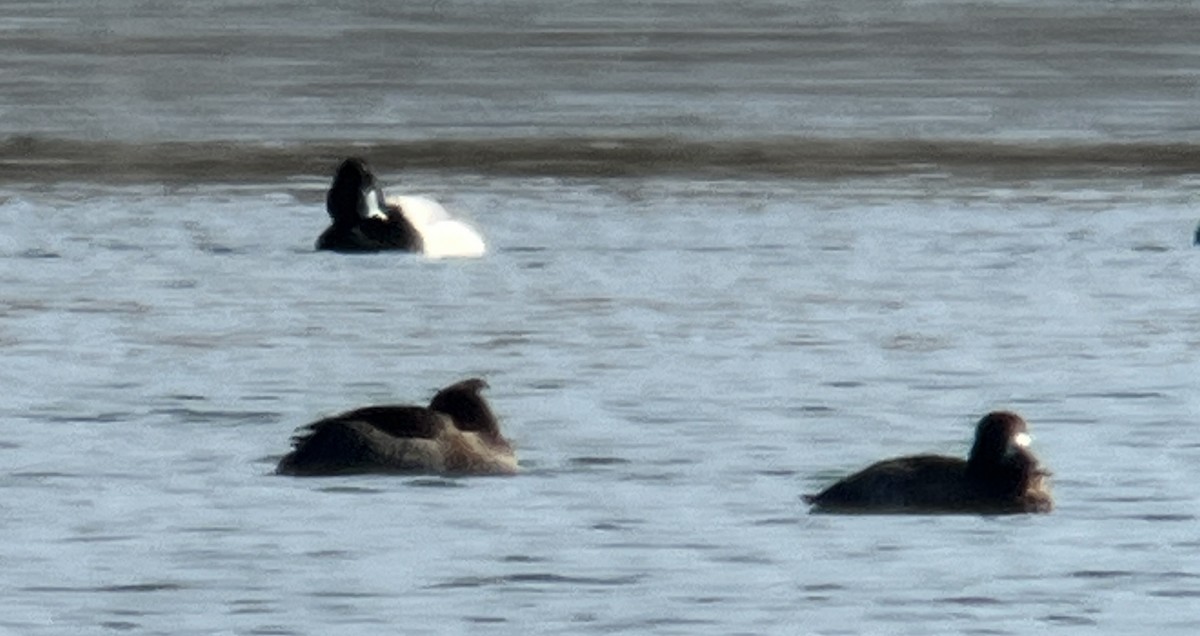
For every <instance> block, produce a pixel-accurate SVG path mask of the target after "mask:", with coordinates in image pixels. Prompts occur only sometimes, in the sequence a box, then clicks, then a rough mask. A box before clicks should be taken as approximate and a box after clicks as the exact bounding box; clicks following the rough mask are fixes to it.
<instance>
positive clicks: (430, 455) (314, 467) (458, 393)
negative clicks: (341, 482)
mask: <svg viewBox="0 0 1200 636" xmlns="http://www.w3.org/2000/svg"><path fill="white" fill-rule="evenodd" d="M487 386H488V385H487V383H486V382H484V381H483V380H481V379H479V378H470V379H467V380H463V381H461V382H456V383H454V384H452V385H450V386H448V387H446V388H444V389H442V390H440V391H438V392H437V395H434V396H433V400H432V401H430V403H429V406H428V407H424V406H410V405H388V406H367V407H363V408H359V409H355V410H353V411H347V412H345V413H342V414H340V415H334V416H332V417H326V418H323V419H320V420H317V421H316V422H313V423H312V424H308V425H307V426H304V427H301V428H300V429H298V430H297V431H296V435H295V437H293V438H292V451H291V452H290V453H288V454H287V455H285V456H284V457H283V459H281V460H280V461H279V466H278V468H277V469H276V472H277V473H279V474H281V475H297V476H316V475H343V474H352V473H432V474H439V475H510V474H514V473H516V472H517V458H516V454H515V453H514V452H513V448H512V445H511V444H510V443H509V442H508V440H506V439H505V438H504V436H503V435H501V434H500V424H499V422H498V421H497V420H496V416H495V415H494V414H493V413H492V409H491V408H490V407H489V406H488V403H487V401H485V400H484V399H483V396H482V395H480V392H481V391H482V390H483V389H485V388H487Z"/></svg>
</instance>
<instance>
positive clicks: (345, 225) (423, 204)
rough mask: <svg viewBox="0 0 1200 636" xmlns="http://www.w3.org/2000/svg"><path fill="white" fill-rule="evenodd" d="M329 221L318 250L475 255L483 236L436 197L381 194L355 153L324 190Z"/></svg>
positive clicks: (481, 249)
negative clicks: (436, 199) (447, 209)
mask: <svg viewBox="0 0 1200 636" xmlns="http://www.w3.org/2000/svg"><path fill="white" fill-rule="evenodd" d="M325 211H326V212H328V213H329V218H330V220H331V221H332V224H331V225H330V226H329V227H328V228H327V229H326V230H325V231H324V232H322V233H321V235H320V236H319V237H318V238H317V244H316V248H317V249H318V250H329V251H333V252H381V251H388V250H395V251H402V252H414V253H420V254H424V255H425V256H428V257H430V258H447V257H462V258H477V257H480V256H483V254H484V253H485V252H486V251H487V246H486V245H485V244H484V241H483V238H482V237H481V236H480V235H479V233H478V232H476V231H475V229H474V228H472V227H470V226H469V225H467V224H466V223H463V222H462V221H459V220H456V219H454V218H451V216H450V214H449V213H448V212H446V209H445V208H444V207H442V206H441V204H439V203H438V202H437V201H434V200H433V199H430V198H428V197H422V196H415V195H401V196H393V197H387V196H384V193H383V188H381V187H380V186H379V180H378V179H377V178H376V177H375V174H374V173H373V172H372V171H371V168H370V167H369V166H368V165H367V162H366V161H364V160H363V159H360V158H358V157H349V158H347V159H345V160H343V161H342V163H341V165H339V166H338V169H337V172H336V173H335V174H334V176H333V183H332V185H330V187H329V192H328V193H327V194H326V195H325Z"/></svg>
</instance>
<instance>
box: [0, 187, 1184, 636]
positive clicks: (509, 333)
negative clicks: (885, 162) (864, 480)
mask: <svg viewBox="0 0 1200 636" xmlns="http://www.w3.org/2000/svg"><path fill="white" fill-rule="evenodd" d="M413 180H414V181H418V182H423V183H424V184H425V185H427V186H428V188H427V191H429V192H432V193H434V194H436V195H438V196H439V198H441V199H442V200H443V201H444V202H445V203H447V205H449V206H450V207H451V208H453V209H456V210H458V211H459V213H460V214H463V215H465V216H468V217H469V218H471V219H472V220H473V221H474V222H475V223H476V224H477V225H479V226H480V227H482V228H485V234H486V236H487V238H488V239H489V241H490V245H491V250H492V251H491V253H490V254H489V255H488V256H487V257H486V258H484V259H481V260H478V261H458V262H431V261H425V260H422V259H420V258H413V257H403V256H400V257H398V256H396V255H381V256H362V257H346V256H340V255H331V254H323V253H315V252H313V251H312V250H311V242H312V240H313V239H314V237H315V236H316V234H317V233H318V232H319V231H320V230H321V229H322V225H323V219H322V218H321V217H322V214H321V210H320V207H319V203H317V202H316V199H319V197H320V193H321V188H323V187H324V183H322V182H316V181H314V182H313V183H311V184H303V185H301V186H296V187H292V188H289V189H286V190H277V189H274V188H271V187H265V186H264V187H238V188H222V187H218V186H205V187H203V188H199V189H197V190H194V191H189V190H187V189H182V190H179V191H166V190H163V189H161V188H154V187H145V186H139V187H120V188H113V187H105V186H92V185H78V186H70V185H60V186H56V187H49V188H46V189H44V190H42V191H38V192H27V193H24V194H13V193H9V194H8V195H7V196H6V198H5V199H4V203H3V204H2V205H0V215H2V220H3V223H4V225H5V227H7V228H9V232H8V233H7V234H6V235H5V237H4V240H3V243H2V244H0V258H2V260H3V261H4V263H5V265H4V268H3V274H0V278H2V279H3V289H4V292H3V297H2V298H3V300H2V303H3V304H2V305H0V317H2V322H0V343H2V346H3V350H4V357H5V361H6V364H5V368H4V370H3V371H2V372H0V373H2V375H0V377H2V378H3V380H2V381H3V385H4V386H5V389H6V391H5V393H6V397H5V399H4V401H3V406H2V411H0V412H2V416H3V419H4V421H5V422H7V425H6V426H5V427H4V432H3V434H2V436H0V457H2V458H3V459H2V460H0V461H2V463H3V466H4V469H3V475H2V476H0V488H3V490H4V493H5V497H4V502H3V504H0V505H2V507H3V510H4V515H3V522H2V524H3V528H4V532H5V536H6V539H7V540H6V541H5V545H4V547H3V548H2V549H0V563H2V564H3V566H4V567H3V572H4V574H3V575H2V576H0V587H2V588H3V590H4V597H5V599H6V600H5V607H6V610H5V612H4V615H3V618H0V625H3V626H6V627H8V628H9V629H10V630H12V632H13V633H21V634H56V633H62V631H63V630H64V629H68V630H70V631H75V632H83V633H102V632H108V631H133V632H136V633H170V634H184V633H196V634H200V633H213V632H229V633H247V634H250V633H257V634H304V633H318V632H319V633H346V634H351V633H363V632H372V631H384V630H386V631H395V630H399V631H403V632H405V633H445V632H458V631H467V630H474V629H483V628H492V629H496V630H500V631H504V632H528V631H554V632H559V631H579V632H597V633H620V632H637V633H647V632H649V633H714V634H715V633H733V632H737V633H762V632H775V633H779V632H796V631H801V632H812V633H844V632H882V631H886V632H911V633H926V632H928V631H930V630H933V631H980V630H992V631H994V632H996V633H1027V632H1028V631H1030V630H1031V629H1040V628H1046V627H1086V628H1089V629H1090V628H1097V627H1099V628H1102V629H1104V631H1133V630H1141V629H1146V628H1154V629H1156V630H1159V631H1164V632H1168V633H1181V634H1182V633H1191V632H1192V631H1194V630H1195V629H1196V627H1197V624H1196V620H1195V617H1194V615H1193V614H1194V613H1192V612H1190V609H1191V608H1193V607H1194V605H1195V599H1196V597H1197V595H1200V559H1197V557H1196V556H1195V554H1196V548H1197V547H1198V546H1200V534H1198V533H1197V530H1196V528H1197V523H1196V521H1197V517H1196V515H1197V513H1198V511H1197V496H1196V493H1195V489H1194V488H1192V487H1191V484H1192V483H1194V481H1195V478H1196V476H1197V470H1196V466H1197V458H1198V455H1197V453H1200V435H1198V434H1197V433H1196V430H1195V426H1194V424H1195V421H1196V415H1197V413H1198V412H1200V402H1198V400H1197V397H1196V393H1195V391H1194V383H1195V377H1196V373H1195V372H1196V363H1195V359H1196V356H1197V352H1198V350H1200V339H1198V337H1197V335H1196V334H1197V333H1200V310H1198V309H1197V306H1196V304H1195V302H1194V300H1195V298H1196V296H1197V292H1198V291H1200V290H1198V289H1197V286H1198V285H1200V283H1198V282H1197V281H1200V271H1198V269H1200V265H1198V264H1197V260H1196V258H1195V256H1196V254H1195V251H1194V249H1193V248H1191V247H1190V246H1189V245H1188V244H1187V241H1186V238H1187V237H1186V234H1187V231H1188V230H1189V229H1190V225H1188V224H1186V223H1185V222H1184V221H1181V219H1185V218H1186V217H1187V215H1188V212H1189V210H1190V207H1189V206H1190V201H1189V196H1188V194H1187V192H1188V191H1189V190H1190V188H1191V186H1192V184H1190V183H1186V182H1179V181H1175V182H1169V183H1168V182H1162V183H1158V184H1156V185H1154V186H1153V187H1149V186H1147V187H1139V186H1137V185H1136V184H1132V183H1114V184H1110V185H1107V186H1100V185H1097V184H1095V183H1090V182H1043V183H1028V184H1025V185H1024V186H1023V187H1021V188H1019V189H1016V188H1013V189H1005V188H1002V187H998V186H996V185H995V184H992V185H990V186H989V185H987V184H983V183H980V184H974V185H972V184H959V185H956V186H954V187H953V188H949V189H947V190H946V191H944V192H941V193H939V192H937V191H933V192H931V191H930V189H929V184H925V185H922V184H916V183H913V182H912V181H911V180H897V181H896V182H894V183H890V184H889V183H884V182H879V181H867V180H863V181H836V182H827V183H815V182H814V183H804V184H796V183H792V182H763V181H758V182H744V181H726V182H708V183H702V184H697V183H696V182H694V181H690V180H669V179H649V180H630V179H623V180H621V179H611V180H591V181H589V180H542V179H481V178H472V177H457V178H449V179H441V178H438V177H436V176H434V175H416V176H414V177H413ZM468 374H482V375H485V376H486V377H488V378H489V380H490V381H491V384H492V387H493V388H492V390H491V392H490V394H491V396H492V399H493V402H494V405H495V408H496V410H497V411H498V413H500V415H501V417H502V418H503V420H504V425H505V428H506V430H507V431H508V433H509V435H510V436H511V437H512V439H514V441H515V442H516V443H517V444H518V446H519V449H520V456H521V458H522V462H523V464H524V465H525V467H526V469H527V473H526V474H525V475H522V476H519V477H516V478H510V479H504V478H483V479H431V478H395V477H347V478H332V479H292V478H283V477H276V476H273V475H271V474H270V472H271V469H272V467H273V462H274V461H275V460H276V458H277V457H278V456H279V455H280V454H281V453H282V452H284V450H285V449H286V447H287V439H288V436H289V434H290V432H291V430H292V429H293V428H294V427H296V426H298V425H300V424H303V423H305V422H306V421H309V420H310V419H312V418H314V417H316V416H318V415H321V414H327V413H332V412H335V411H338V410H341V409H345V408H348V407H351V406H355V405H359V404H363V403H367V402H372V401H383V400H387V401H396V400H402V401H423V400H424V399H427V398H428V397H429V396H430V395H431V393H432V392H433V391H434V390H435V389H436V388H437V387H439V386H441V385H443V384H446V383H448V382H450V381H452V380H455V379H457V378H459V377H462V376H465V375H468ZM997 407H1009V408H1015V409H1017V410H1019V411H1020V412H1022V413H1023V414H1025V415H1026V416H1027V418H1028V419H1029V420H1030V421H1031V423H1032V426H1033V427H1034V428H1033V432H1034V435H1035V439H1036V442H1035V444H1036V448H1037V450H1038V452H1039V453H1040V454H1041V455H1042V457H1043V459H1044V460H1045V461H1046V462H1047V464H1048V465H1049V466H1050V467H1051V468H1052V469H1053V470H1054V471H1055V485H1056V494H1057V497H1058V501H1059V508H1058V510H1056V511H1055V512H1054V513H1053V514H1052V515H1049V516H1036V517H1017V518H975V517H965V518H946V517H932V518H853V517H849V518H847V517H829V516H823V517H810V516H808V515H807V513H806V511H805V509H804V507H803V506H802V505H801V503H800V502H799V500H798V495H799V494H800V493H802V492H810V491H813V490H815V489H817V488H819V487H820V486H821V485H823V484H825V483H827V482H828V481H829V480H830V479H833V478H834V477H835V476H836V475H838V474H841V473H844V472H846V471H849V470H852V469H855V468H857V467H860V466H861V465H863V464H865V463H866V462H869V461H871V460H873V459H877V458H879V457H882V456H885V455H888V454H894V453H900V452H917V451H937V452H946V453H955V454H958V453H963V452H965V450H966V448H967V445H968V443H969V439H968V437H969V435H970V430H971V425H972V423H973V421H974V419H975V418H976V417H977V416H978V415H979V414H981V413H982V412H984V411H986V410H988V409H991V408H997Z"/></svg>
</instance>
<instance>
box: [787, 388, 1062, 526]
mask: <svg viewBox="0 0 1200 636" xmlns="http://www.w3.org/2000/svg"><path fill="white" fill-rule="evenodd" d="M1031 442H1032V438H1031V437H1030V435H1029V427H1028V424H1027V423H1026V422H1025V420H1024V419H1023V418H1022V417H1021V416H1020V415H1018V414H1016V413H1014V412H1012V411H992V412H991V413H988V414H987V415H984V416H983V417H982V418H981V419H980V420H979V422H978V423H977V424H976V426H975V442H974V444H973V445H972V447H971V452H970V454H969V455H968V456H967V459H965V460H963V459H960V458H957V457H945V456H941V455H910V456H906V457H897V458H893V459H886V460H883V461H879V462H876V463H874V464H871V465H870V466H868V467H866V468H864V469H862V470H860V471H858V472H856V473H854V474H852V475H850V476H848V477H846V478H844V479H842V480H840V481H838V482H836V483H834V484H833V485H831V486H829V487H828V488H826V489H824V490H822V491H821V492H819V493H817V494H813V495H804V497H803V498H804V501H805V502H806V503H808V504H810V505H811V506H812V508H811V510H812V511H813V512H821V513H884V514H905V513H908V514H939V513H942V514H945V513H950V514H953V513H959V514H1018V513H1045V512H1050V511H1051V510H1052V509H1053V508H1054V500H1053V497H1052V496H1051V494H1050V489H1049V485H1048V480H1047V478H1048V477H1049V476H1050V473H1049V471H1046V470H1045V469H1043V468H1042V467H1041V466H1040V464H1039V463H1038V460H1037V458H1036V457H1035V456H1034V455H1033V453H1032V452H1031V451H1030V450H1029V445H1030V443H1031Z"/></svg>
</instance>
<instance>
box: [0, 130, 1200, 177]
mask: <svg viewBox="0 0 1200 636" xmlns="http://www.w3.org/2000/svg"><path fill="white" fill-rule="evenodd" d="M351 155H354V156H360V157H363V158H365V159H367V160H368V161H369V162H370V163H371V164H372V165H373V166H374V167H375V169H376V171H377V172H379V173H380V174H382V175H387V174H394V173H399V172H402V171H404V170H432V171H442V172H448V173H466V174H496V175H513V176H547V177H626V176H664V175H678V176H697V177H708V178H795V179H806V178H809V179H824V178H837V177H843V176H868V175H905V174H920V173H948V174H971V175H977V176H984V177H994V178H1000V179H1009V178H1012V179H1028V178H1038V177H1099V176H1113V175H1129V174H1138V175H1178V174H1188V173H1196V172H1200V144H1191V143H1161V142H1098V143H1087V142H1052V141H1035V142H999V141H974V140H928V141H925V140H907V139H893V140H873V139H813V138H795V137H788V138H771V139H764V140H753V139H742V140H728V141H695V140H681V139H672V138H665V137H658V138H656V137H631V138H523V139H515V138H509V139H482V138H481V139H448V140H419V141H388V142H381V143H373V144H363V143H356V142H334V141H319V142H303V143H294V144H264V143H260V142H236V141H234V142H222V141H203V142H153V143H132V142H124V141H120V142H109V141H78V140H69V139H54V138H42V137H13V138H9V139H5V140H3V141H0V181H3V182H59V181H102V182H110V181H113V182H158V181H162V182H202V183H203V182H208V183H245V182H273V181H276V180H279V179H283V178H289V177H296V176H314V177H320V178H321V179H324V178H326V177H328V176H329V175H330V174H332V172H333V170H334V169H335V168H336V166H337V163H338V162H339V161H340V160H341V159H343V158H345V157H347V156H351Z"/></svg>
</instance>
